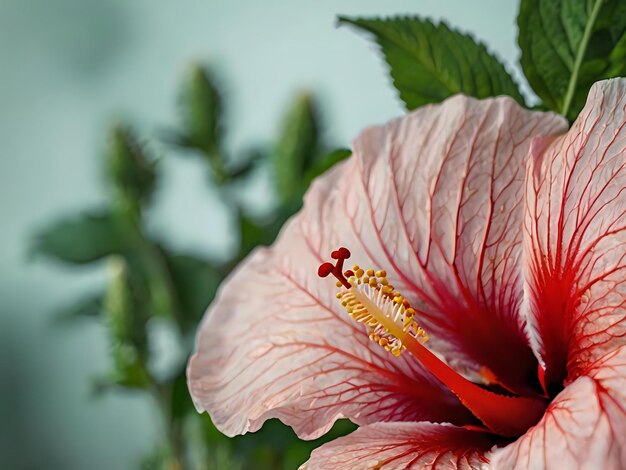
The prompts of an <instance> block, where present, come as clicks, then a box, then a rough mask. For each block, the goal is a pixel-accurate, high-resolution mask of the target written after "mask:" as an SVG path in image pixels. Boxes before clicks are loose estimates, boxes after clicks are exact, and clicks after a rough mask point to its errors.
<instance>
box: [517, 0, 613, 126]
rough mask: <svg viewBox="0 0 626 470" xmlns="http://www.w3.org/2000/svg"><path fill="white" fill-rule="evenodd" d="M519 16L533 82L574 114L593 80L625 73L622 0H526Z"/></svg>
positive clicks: (548, 100) (552, 104)
mask: <svg viewBox="0 0 626 470" xmlns="http://www.w3.org/2000/svg"><path fill="white" fill-rule="evenodd" d="M517 21H518V25H519V37H518V41H519V45H520V48H521V50H522V56H521V64H522V68H523V70H524V74H525V75H526V78H527V79H528V82H529V83H530V86H531V87H532V88H533V90H535V92H536V93H537V95H539V97H540V98H541V99H542V100H543V101H544V106H546V107H547V108H549V109H551V110H553V111H557V112H559V113H561V114H562V115H564V116H566V117H567V118H568V119H570V120H573V119H575V118H576V116H577V115H578V113H579V112H580V110H581V109H582V107H583V105H584V103H585V100H586V97H587V93H588V91H589V88H590V87H591V85H592V84H593V83H594V82H596V81H598V80H602V79H605V78H611V77H618V76H623V75H626V2H624V1H623V0H605V1H602V0H561V1H554V0H522V2H521V5H520V13H519V17H518V20H517Z"/></svg>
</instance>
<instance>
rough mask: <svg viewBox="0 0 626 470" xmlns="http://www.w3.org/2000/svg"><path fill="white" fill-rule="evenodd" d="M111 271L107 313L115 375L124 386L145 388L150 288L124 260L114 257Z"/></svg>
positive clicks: (106, 306)
mask: <svg viewBox="0 0 626 470" xmlns="http://www.w3.org/2000/svg"><path fill="white" fill-rule="evenodd" d="M109 268H110V272H111V282H110V284H109V289H108V291H107V294H106V297H105V300H104V311H105V313H106V316H107V320H108V321H107V325H108V328H109V335H110V338H111V346H112V353H113V360H114V365H115V371H114V373H113V374H112V375H113V376H114V377H115V378H116V381H117V382H118V383H119V384H120V385H125V386H132V387H141V386H143V385H145V384H147V383H148V380H149V378H148V373H147V369H146V361H147V356H148V342H147V337H146V322H147V319H148V312H147V307H146V306H147V305H148V304H149V302H148V301H147V300H146V299H147V295H148V294H147V289H146V288H145V285H144V283H143V282H141V280H140V279H138V277H137V276H133V275H132V273H131V272H130V270H129V269H128V265H127V264H126V262H125V261H124V259H123V258H121V257H117V256H115V257H112V258H111V260H110V262H109Z"/></svg>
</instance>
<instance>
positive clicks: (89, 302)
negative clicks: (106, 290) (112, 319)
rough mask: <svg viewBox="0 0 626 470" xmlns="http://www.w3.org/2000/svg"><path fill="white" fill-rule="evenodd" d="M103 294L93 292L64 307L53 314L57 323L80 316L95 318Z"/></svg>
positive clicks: (101, 302)
mask: <svg viewBox="0 0 626 470" xmlns="http://www.w3.org/2000/svg"><path fill="white" fill-rule="evenodd" d="M103 301H104V295H103V294H101V293H100V294H93V295H91V296H88V297H84V298H82V299H80V300H79V301H78V302H76V303H74V304H72V305H70V306H68V307H65V308H64V309H62V310H60V311H58V312H57V313H56V315H55V321H57V322H59V323H66V322H71V321H74V320H78V319H80V318H96V317H97V316H98V315H100V313H101V312H102V305H103Z"/></svg>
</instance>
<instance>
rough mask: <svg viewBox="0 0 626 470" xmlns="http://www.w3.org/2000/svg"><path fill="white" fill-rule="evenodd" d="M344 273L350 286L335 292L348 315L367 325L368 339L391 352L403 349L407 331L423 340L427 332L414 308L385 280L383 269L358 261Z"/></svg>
mask: <svg viewBox="0 0 626 470" xmlns="http://www.w3.org/2000/svg"><path fill="white" fill-rule="evenodd" d="M351 273H352V274H351V275H350V276H348V277H347V281H348V284H350V286H351V287H350V288H349V289H348V290H346V291H340V292H338V293H337V298H338V299H339V300H340V301H341V305H342V306H343V307H344V308H345V309H346V311H347V312H348V315H350V317H352V318H353V319H354V320H356V321H357V322H359V323H363V324H365V325H367V326H368V327H369V328H370V335H369V337H370V339H371V340H372V341H374V342H376V343H378V344H379V345H380V346H382V347H383V348H385V350H387V351H389V352H391V353H392V354H393V355H394V356H399V355H400V354H402V352H403V351H405V350H406V346H405V345H404V342H405V341H406V337H407V335H410V336H412V337H413V338H414V339H417V340H419V341H421V342H422V343H424V342H426V341H427V340H428V335H427V334H426V332H425V331H424V330H423V329H422V328H421V327H420V326H419V325H418V324H417V321H416V319H415V309H413V307H411V305H410V303H409V301H408V300H407V299H405V298H404V297H403V296H402V295H401V294H400V293H399V292H397V291H396V290H395V289H394V287H393V286H392V285H391V284H389V281H388V280H387V273H386V272H385V271H374V270H373V269H368V270H367V271H364V270H363V269H361V268H360V267H359V266H358V265H355V266H354V267H353V268H352V270H351Z"/></svg>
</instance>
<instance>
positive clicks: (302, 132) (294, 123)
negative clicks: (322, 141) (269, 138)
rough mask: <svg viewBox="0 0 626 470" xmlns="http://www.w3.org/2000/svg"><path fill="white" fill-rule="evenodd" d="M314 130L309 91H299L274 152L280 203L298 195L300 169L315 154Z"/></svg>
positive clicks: (314, 112)
mask: <svg viewBox="0 0 626 470" xmlns="http://www.w3.org/2000/svg"><path fill="white" fill-rule="evenodd" d="M318 134H319V124H318V117H317V110H316V105H315V103H314V102H313V98H312V97H311V96H310V95H308V94H303V95H301V96H299V97H298V98H297V99H296V100H295V101H294V103H293V105H292V106H291V108H290V109H289V110H288V112H287V114H286V116H285V119H284V121H283V126H282V129H281V132H280V137H279V140H278V144H277V146H276V150H275V153H274V161H273V170H274V179H275V182H276V189H277V191H278V196H279V198H280V200H281V202H282V203H283V204H286V205H288V204H292V203H293V202H294V200H295V199H299V198H300V197H301V194H300V193H301V189H302V180H303V177H304V173H305V171H306V170H307V169H308V168H309V167H310V166H311V165H312V164H313V162H314V158H315V156H316V154H317V150H318V145H319V142H318Z"/></svg>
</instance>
